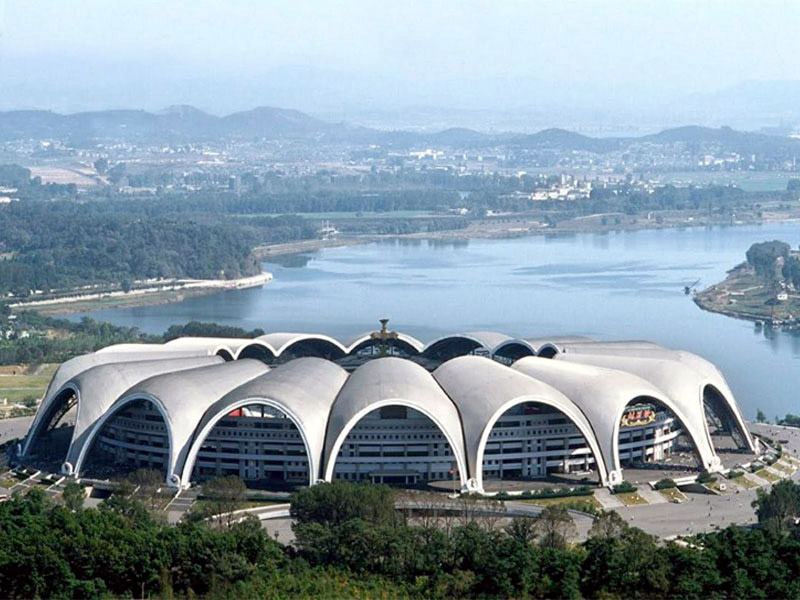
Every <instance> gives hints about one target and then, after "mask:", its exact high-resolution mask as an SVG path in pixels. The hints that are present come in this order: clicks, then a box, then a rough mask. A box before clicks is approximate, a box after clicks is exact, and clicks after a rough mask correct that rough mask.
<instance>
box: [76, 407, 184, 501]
mask: <svg viewBox="0 0 800 600" xmlns="http://www.w3.org/2000/svg"><path fill="white" fill-rule="evenodd" d="M140 400H144V401H146V402H149V403H150V404H152V405H153V406H155V407H156V409H157V410H158V412H159V413H161V417H162V418H163V419H164V425H165V426H166V430H167V440H168V443H169V452H168V453H167V469H166V470H167V473H166V476H165V482H166V483H167V484H169V485H170V486H172V487H177V486H178V484H179V483H180V475H178V474H176V473H175V472H174V470H173V467H172V466H173V465H174V464H175V439H174V435H173V428H172V423H171V421H170V418H169V411H168V410H167V407H166V406H165V405H164V403H163V402H162V401H161V400H159V399H158V398H156V397H155V396H152V395H150V394H145V393H141V392H139V393H134V394H130V395H128V396H125V397H123V398H120V399H119V400H117V401H116V402H114V404H113V405H112V406H111V408H110V409H109V410H108V412H106V413H105V414H104V415H103V416H101V417H100V418H99V419H98V420H97V422H96V423H95V425H94V427H92V430H91V431H90V432H89V435H88V437H87V439H86V443H85V444H84V445H83V447H82V448H81V450H80V454H79V455H78V458H77V460H76V461H75V465H74V467H73V473H72V474H73V475H74V476H75V477H79V476H80V473H81V470H82V469H83V464H84V462H85V461H86V459H87V455H88V454H89V451H90V450H91V449H92V446H93V445H94V443H95V441H96V439H97V436H98V435H100V432H101V431H102V430H103V426H104V425H105V424H106V423H108V422H109V421H111V420H112V419H113V418H114V417H115V416H116V415H117V414H118V413H119V412H120V411H121V410H122V409H123V408H125V407H126V406H128V405H129V404H133V403H134V402H138V401H140Z"/></svg>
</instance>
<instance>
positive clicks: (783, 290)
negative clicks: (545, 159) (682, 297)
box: [694, 240, 800, 329]
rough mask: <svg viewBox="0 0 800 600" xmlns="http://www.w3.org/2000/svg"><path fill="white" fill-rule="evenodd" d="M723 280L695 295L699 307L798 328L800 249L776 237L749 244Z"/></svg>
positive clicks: (768, 323) (799, 326) (799, 309)
mask: <svg viewBox="0 0 800 600" xmlns="http://www.w3.org/2000/svg"><path fill="white" fill-rule="evenodd" d="M746 256H747V260H746V261H745V262H743V263H741V264H739V265H737V266H735V267H734V268H733V269H731V270H730V271H728V276H727V277H726V278H725V280H724V281H721V282H720V283H717V284H714V285H712V286H710V287H708V288H706V289H704V290H703V291H701V292H698V293H696V294H695V295H694V301H695V303H696V304H697V305H698V306H699V307H700V308H702V309H704V310H708V311H711V312H716V313H721V314H724V315H728V316H731V317H735V318H739V319H747V320H750V321H755V322H757V323H761V324H764V325H769V326H780V327H783V328H786V329H800V252H798V251H793V250H792V249H791V247H790V246H789V244H787V243H785V242H780V241H777V240H774V241H771V242H760V243H757V244H753V245H752V246H750V249H749V250H748V251H747V255H746Z"/></svg>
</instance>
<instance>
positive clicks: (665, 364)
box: [558, 345, 755, 468]
mask: <svg viewBox="0 0 800 600" xmlns="http://www.w3.org/2000/svg"><path fill="white" fill-rule="evenodd" d="M620 352H622V353H620ZM558 360H559V361H564V362H570V363H579V364H584V365H593V366H597V367H606V368H612V369H619V370H621V371H625V372H627V373H631V374H633V375H637V376H638V377H641V378H642V379H644V380H646V381H648V382H650V383H651V384H653V385H654V386H655V387H656V388H658V389H659V390H661V391H662V392H663V393H664V394H665V395H666V396H668V397H669V398H670V399H671V400H672V401H673V402H674V403H675V404H676V405H677V406H678V407H680V409H681V411H682V412H683V414H685V415H686V417H687V418H688V419H690V420H691V421H692V422H693V423H697V424H702V425H701V428H702V433H703V435H704V436H705V438H706V441H707V443H708V445H709V447H710V448H711V449H712V452H714V454H715V455H716V451H715V450H714V444H713V441H712V439H711V433H710V431H709V428H708V425H707V423H706V419H705V409H704V402H703V401H704V391H705V389H706V388H707V386H712V387H713V388H714V389H715V390H717V391H718V392H719V394H720V396H721V397H722V399H723V401H724V403H725V405H726V406H727V409H728V410H729V411H730V413H731V414H732V416H733V420H734V422H735V424H736V428H737V430H738V431H739V434H740V435H741V436H742V438H743V440H744V442H745V445H746V447H747V448H748V449H749V450H750V451H751V452H754V451H755V447H754V446H753V440H752V437H751V436H750V432H749V431H748V429H747V427H746V424H745V422H744V419H743V418H742V415H741V412H740V411H739V407H738V405H737V403H736V401H735V400H733V395H732V393H731V392H730V389H729V388H728V386H727V383H726V382H725V379H724V378H723V377H722V375H721V374H720V373H719V371H718V370H717V369H716V368H715V367H714V366H713V365H711V364H710V363H707V362H706V361H705V360H704V359H702V358H700V357H698V356H696V355H694V354H690V353H688V352H676V351H673V350H668V349H665V348H653V347H650V348H640V349H639V350H638V352H636V353H635V354H631V353H630V351H629V350H627V349H625V348H622V347H609V346H608V345H606V348H605V349H604V350H602V349H600V348H596V349H595V351H594V352H593V353H583V352H580V353H574V352H569V353H565V354H561V355H559V356H558ZM718 466H719V461H718V459H717V460H715V464H714V466H713V467H712V468H717V467H718Z"/></svg>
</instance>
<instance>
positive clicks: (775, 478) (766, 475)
mask: <svg viewBox="0 0 800 600" xmlns="http://www.w3.org/2000/svg"><path fill="white" fill-rule="evenodd" d="M755 475H756V477H761V479H764V480H766V481H769V482H771V483H775V482H776V481H780V480H781V478H780V477H778V476H777V475H775V474H774V473H770V472H769V471H767V470H766V469H761V470H760V471H756V472H755Z"/></svg>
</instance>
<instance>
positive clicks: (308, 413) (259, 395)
mask: <svg viewBox="0 0 800 600" xmlns="http://www.w3.org/2000/svg"><path fill="white" fill-rule="evenodd" d="M345 381H347V372H346V371H345V370H344V369H342V368H341V367H339V366H338V365H336V364H334V363H332V362H330V361H327V360H323V359H320V358H298V359H295V360H292V361H289V362H287V363H285V364H282V365H280V366H278V367H275V368H273V369H270V370H268V371H266V372H264V373H262V374H260V375H258V376H257V377H254V378H252V379H249V381H246V382H243V383H241V385H238V386H236V387H234V388H233V389H231V390H230V391H229V392H228V393H226V394H225V395H224V396H222V397H220V398H219V399H218V400H216V401H215V402H214V403H213V404H211V405H210V406H208V408H207V410H205V412H204V413H203V415H202V417H201V418H199V419H198V424H197V425H196V427H195V429H194V430H193V434H192V437H191V443H190V449H189V453H188V454H187V457H188V456H189V455H192V453H193V459H192V460H193V461H195V460H196V455H197V452H198V451H199V446H198V445H197V443H198V439H200V437H201V432H203V431H206V430H207V432H210V431H211V429H210V428H208V423H209V421H211V420H215V422H218V421H219V418H221V416H220V415H222V416H224V415H225V414H228V413H229V412H230V411H231V410H234V408H232V407H240V406H247V404H248V403H249V404H259V403H261V404H263V405H264V406H273V407H274V408H276V409H277V410H280V411H281V412H283V413H284V414H286V415H287V416H288V417H289V418H290V419H291V420H292V421H293V422H294V424H295V426H296V427H297V429H298V430H299V431H300V433H301V437H303V440H304V443H305V446H306V453H307V455H308V463H309V466H310V467H311V472H310V478H309V481H310V483H314V482H315V481H316V480H317V478H319V477H320V472H321V470H322V460H323V445H324V442H325V431H326V428H327V425H328V416H329V414H330V410H331V406H332V405H333V403H334V401H335V399H336V395H337V394H338V393H339V390H341V388H342V386H343V385H344V384H345ZM242 402H246V404H242ZM207 435H208V433H205V434H204V435H202V438H203V439H204V438H205V437H206V436H207ZM195 446H197V447H195ZM187 461H188V458H187V459H186V460H185V461H184V462H187ZM193 465H194V462H193V463H192V466H193ZM182 474H183V478H182V479H183V484H184V485H185V484H188V483H189V478H191V475H192V473H191V468H189V469H187V468H186V467H185V466H183V467H182Z"/></svg>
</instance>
